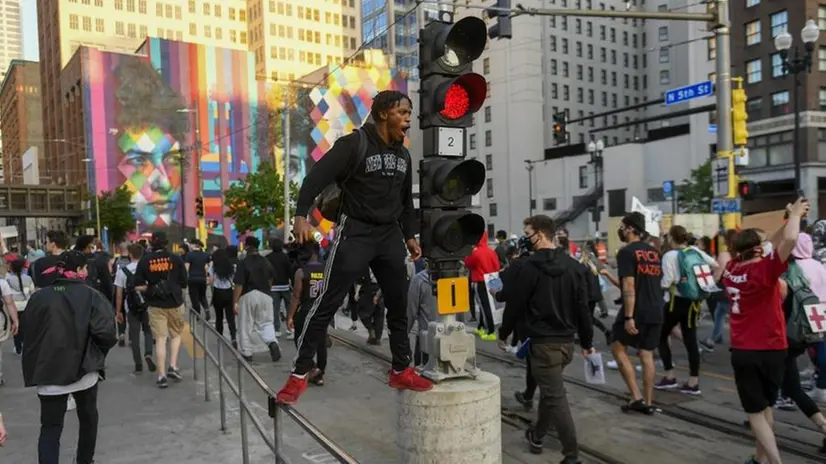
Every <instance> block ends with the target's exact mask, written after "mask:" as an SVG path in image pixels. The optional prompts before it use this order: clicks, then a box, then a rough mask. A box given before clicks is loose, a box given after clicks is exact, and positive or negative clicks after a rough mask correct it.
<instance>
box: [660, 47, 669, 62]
mask: <svg viewBox="0 0 826 464" xmlns="http://www.w3.org/2000/svg"><path fill="white" fill-rule="evenodd" d="M669 61H670V54H669V50H668V47H662V48H660V63H668V62H669Z"/></svg>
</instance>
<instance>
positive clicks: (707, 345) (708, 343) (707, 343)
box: [700, 338, 714, 353]
mask: <svg viewBox="0 0 826 464" xmlns="http://www.w3.org/2000/svg"><path fill="white" fill-rule="evenodd" d="M700 346H702V347H703V349H704V350H706V351H708V352H709V353H714V341H713V340H712V339H710V338H709V339H708V340H702V341H700Z"/></svg>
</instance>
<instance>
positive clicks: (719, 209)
mask: <svg viewBox="0 0 826 464" xmlns="http://www.w3.org/2000/svg"><path fill="white" fill-rule="evenodd" d="M739 212H740V199H739V198H713V199H712V200H711V213H712V214H725V213H739Z"/></svg>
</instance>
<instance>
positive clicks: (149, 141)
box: [118, 126, 182, 227]
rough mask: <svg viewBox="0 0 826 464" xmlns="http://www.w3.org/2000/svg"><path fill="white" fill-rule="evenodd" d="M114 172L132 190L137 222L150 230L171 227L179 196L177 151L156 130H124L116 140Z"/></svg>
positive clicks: (174, 143) (166, 136)
mask: <svg viewBox="0 0 826 464" xmlns="http://www.w3.org/2000/svg"><path fill="white" fill-rule="evenodd" d="M118 147H119V148H120V151H121V153H123V158H122V159H121V160H120V163H119V164H118V170H119V171H120V172H121V173H122V174H123V176H124V177H125V178H126V181H127V182H128V183H129V184H131V186H132V187H133V190H134V194H133V196H132V202H133V204H134V206H135V213H136V214H137V215H138V219H139V220H140V221H141V222H143V223H144V224H146V225H148V226H150V227H164V226H169V225H171V224H172V221H173V218H174V215H175V211H176V208H177V205H178V203H179V201H180V196H181V161H182V156H181V149H180V144H179V143H178V141H177V140H175V139H174V138H173V137H172V135H170V134H167V133H165V132H164V131H163V130H162V129H161V128H160V127H157V126H149V127H148V128H146V129H141V128H127V129H126V132H125V133H124V134H123V135H121V136H120V138H119V139H118Z"/></svg>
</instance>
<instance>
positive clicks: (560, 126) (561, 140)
mask: <svg viewBox="0 0 826 464" xmlns="http://www.w3.org/2000/svg"><path fill="white" fill-rule="evenodd" d="M553 118H554V127H553V130H554V143H556V144H557V145H564V144H567V143H568V140H569V139H570V137H571V134H570V133H568V110H563V111H557V112H556V113H554V115H553Z"/></svg>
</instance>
